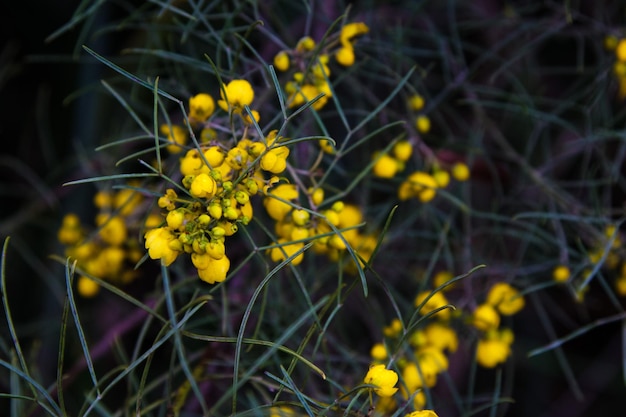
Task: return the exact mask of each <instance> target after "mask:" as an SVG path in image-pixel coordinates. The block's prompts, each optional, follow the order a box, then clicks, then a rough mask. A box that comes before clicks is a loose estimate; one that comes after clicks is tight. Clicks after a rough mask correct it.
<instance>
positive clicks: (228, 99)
mask: <svg viewBox="0 0 626 417" xmlns="http://www.w3.org/2000/svg"><path fill="white" fill-rule="evenodd" d="M223 87H224V88H223V89H222V90H220V97H222V99H221V100H218V102H217V104H218V105H219V106H220V107H221V108H222V110H224V111H229V109H232V110H233V111H234V112H236V113H241V111H242V109H243V107H244V106H249V105H250V104H252V101H253V100H254V90H253V89H252V86H251V85H250V83H249V82H248V81H247V80H232V81H231V82H229V83H228V84H226V85H223ZM224 91H225V92H226V96H224Z"/></svg>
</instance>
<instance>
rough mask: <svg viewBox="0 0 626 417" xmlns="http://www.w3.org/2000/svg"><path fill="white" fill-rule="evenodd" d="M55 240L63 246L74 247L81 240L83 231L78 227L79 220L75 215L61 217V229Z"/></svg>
mask: <svg viewBox="0 0 626 417" xmlns="http://www.w3.org/2000/svg"><path fill="white" fill-rule="evenodd" d="M57 238H58V239H59V242H60V243H62V244H63V245H67V246H72V245H76V244H77V243H78V242H80V241H81V239H82V238H83V230H82V228H81V227H80V219H79V218H78V216H77V215H75V214H73V213H70V214H66V215H65V217H63V222H62V224H61V228H60V229H59V232H58V235H57Z"/></svg>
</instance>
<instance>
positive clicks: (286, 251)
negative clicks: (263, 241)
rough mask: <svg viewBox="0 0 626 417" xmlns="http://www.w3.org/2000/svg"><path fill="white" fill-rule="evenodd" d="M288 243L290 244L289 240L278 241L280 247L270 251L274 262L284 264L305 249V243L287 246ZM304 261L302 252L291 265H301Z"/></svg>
mask: <svg viewBox="0 0 626 417" xmlns="http://www.w3.org/2000/svg"><path fill="white" fill-rule="evenodd" d="M286 242H288V240H287V239H278V242H277V244H278V246H275V247H273V248H271V249H270V257H271V258H272V261H274V262H282V261H284V260H286V259H287V258H290V257H292V256H293V255H295V253H296V252H298V251H299V250H301V249H302V248H303V247H304V243H302V242H298V243H292V244H285V243H286ZM303 259H304V252H301V253H299V254H298V255H297V256H296V257H295V258H293V259H292V260H291V262H290V263H291V265H300V263H301V262H302V260H303Z"/></svg>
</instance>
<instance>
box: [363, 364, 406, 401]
mask: <svg viewBox="0 0 626 417" xmlns="http://www.w3.org/2000/svg"><path fill="white" fill-rule="evenodd" d="M363 382H365V383H366V384H369V385H374V387H375V388H374V392H375V393H376V394H378V395H379V396H381V397H391V396H392V395H393V394H395V393H396V391H398V388H395V385H396V384H397V383H398V374H397V373H395V372H394V371H392V370H390V369H385V365H372V366H370V369H369V371H368V372H367V375H365V378H364V379H363Z"/></svg>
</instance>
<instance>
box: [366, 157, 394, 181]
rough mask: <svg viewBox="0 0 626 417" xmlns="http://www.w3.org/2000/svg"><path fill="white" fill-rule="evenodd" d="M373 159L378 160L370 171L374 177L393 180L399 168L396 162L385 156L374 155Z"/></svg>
mask: <svg viewBox="0 0 626 417" xmlns="http://www.w3.org/2000/svg"><path fill="white" fill-rule="evenodd" d="M374 158H378V159H376V162H375V163H374V167H373V169H372V172H373V173H374V175H375V176H377V177H379V178H393V176H394V175H396V173H397V172H398V168H399V164H398V161H396V160H395V159H394V158H392V157H391V156H389V155H387V154H383V155H380V156H379V155H376V154H375V155H374Z"/></svg>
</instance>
